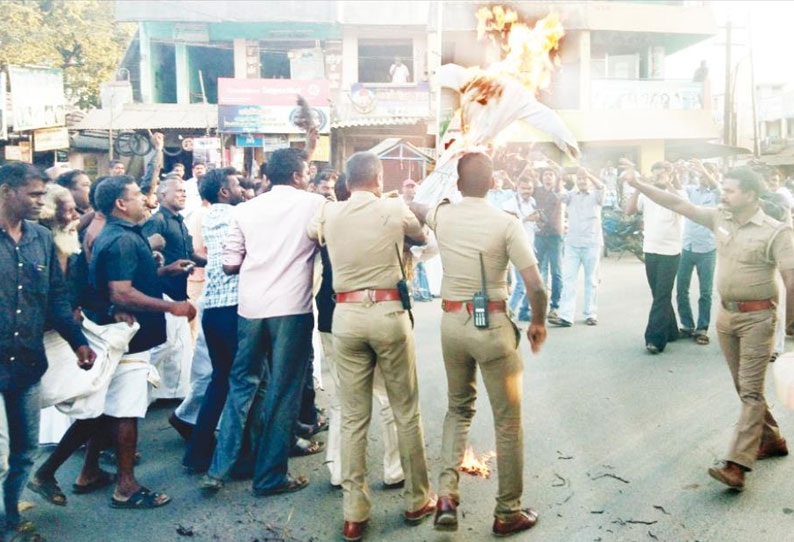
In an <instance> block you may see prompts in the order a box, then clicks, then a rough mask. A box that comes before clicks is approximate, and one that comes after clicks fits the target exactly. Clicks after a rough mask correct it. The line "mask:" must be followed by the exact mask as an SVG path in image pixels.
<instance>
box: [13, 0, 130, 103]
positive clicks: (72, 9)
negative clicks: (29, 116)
mask: <svg viewBox="0 0 794 542" xmlns="http://www.w3.org/2000/svg"><path fill="white" fill-rule="evenodd" d="M113 5H114V3H113V2H109V1H105V0H35V1H34V0H3V1H2V16H0V69H2V70H5V69H6V66H8V65H9V64H15V65H24V64H32V65H38V66H47V67H53V68H63V70H64V79H65V86H66V98H67V100H69V101H70V102H71V103H73V104H74V105H77V106H78V107H80V108H88V107H90V106H96V105H99V84H100V83H102V82H103V81H110V80H112V79H114V75H115V70H116V67H117V65H118V62H119V60H120V59H121V55H123V54H124V50H125V48H126V46H127V43H128V42H129V40H130V38H131V37H132V35H133V33H134V32H135V25H134V24H119V23H116V22H115V21H114V20H113Z"/></svg>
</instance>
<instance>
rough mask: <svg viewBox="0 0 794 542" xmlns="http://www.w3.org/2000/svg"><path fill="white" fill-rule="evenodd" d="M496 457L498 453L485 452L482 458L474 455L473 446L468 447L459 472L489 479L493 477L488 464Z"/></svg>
mask: <svg viewBox="0 0 794 542" xmlns="http://www.w3.org/2000/svg"><path fill="white" fill-rule="evenodd" d="M494 457H496V452H494V451H490V452H485V453H484V454H482V455H481V456H480V457H477V455H476V454H475V453H474V449H472V447H471V446H467V447H466V452H465V453H464V454H463V462H462V463H461V464H460V467H459V468H458V470H460V471H461V472H465V473H467V474H471V475H472V476H482V477H483V478H488V477H489V476H490V475H491V467H489V466H488V462H489V461H491V459H493V458H494Z"/></svg>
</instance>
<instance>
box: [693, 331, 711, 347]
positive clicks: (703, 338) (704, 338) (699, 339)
mask: <svg viewBox="0 0 794 542" xmlns="http://www.w3.org/2000/svg"><path fill="white" fill-rule="evenodd" d="M692 337H693V338H694V339H695V342H696V343H698V344H700V345H704V346H705V345H707V344H709V342H710V341H709V336H708V335H706V334H705V333H695V334H694V335H693V336H692Z"/></svg>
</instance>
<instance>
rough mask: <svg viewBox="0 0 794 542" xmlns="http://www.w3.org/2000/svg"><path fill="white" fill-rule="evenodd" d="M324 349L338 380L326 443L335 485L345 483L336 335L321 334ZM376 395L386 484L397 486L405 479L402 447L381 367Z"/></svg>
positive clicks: (374, 385) (376, 378)
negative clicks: (334, 341) (335, 347)
mask: <svg viewBox="0 0 794 542" xmlns="http://www.w3.org/2000/svg"><path fill="white" fill-rule="evenodd" d="M320 340H321V341H322V347H323V356H324V357H323V361H324V362H325V363H326V365H327V367H328V372H329V373H330V374H331V379H332V380H333V381H334V393H333V395H332V396H331V401H330V404H329V405H328V438H327V439H326V441H325V444H326V448H325V464H326V465H328V470H329V471H330V473H331V483H332V484H334V485H341V483H342V405H341V404H340V402H339V388H340V385H339V373H338V372H337V370H336V362H335V361H334V344H333V340H334V336H333V335H331V334H330V333H326V332H322V331H321V332H320ZM372 394H373V396H374V397H375V399H376V400H377V401H378V404H380V417H381V422H382V423H383V482H384V483H386V484H397V483H399V482H402V481H403V480H405V475H404V474H403V466H402V463H400V448H399V445H398V444H397V424H395V423H394V412H392V409H391V405H390V404H389V396H388V395H387V394H386V383H385V382H384V381H383V372H382V371H381V370H380V366H378V365H376V366H375V373H374V375H373V378H372Z"/></svg>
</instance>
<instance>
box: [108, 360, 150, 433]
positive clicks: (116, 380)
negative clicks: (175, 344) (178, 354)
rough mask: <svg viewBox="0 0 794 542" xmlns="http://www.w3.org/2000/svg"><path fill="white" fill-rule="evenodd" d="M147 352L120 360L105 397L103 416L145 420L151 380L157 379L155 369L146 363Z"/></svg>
mask: <svg viewBox="0 0 794 542" xmlns="http://www.w3.org/2000/svg"><path fill="white" fill-rule="evenodd" d="M150 352H151V351H146V352H138V353H136V354H125V356H124V357H123V358H121V361H119V364H118V367H116V372H115V373H114V374H113V378H112V379H111V380H110V385H109V386H108V391H107V395H106V396H105V414H107V415H108V416H112V417H114V418H144V417H146V410H147V409H148V408H149V388H150V380H156V378H157V370H156V369H155V368H154V367H153V366H152V365H150V363H149V359H150V358H151V353H150Z"/></svg>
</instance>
